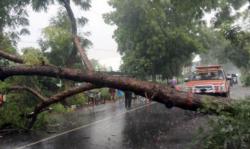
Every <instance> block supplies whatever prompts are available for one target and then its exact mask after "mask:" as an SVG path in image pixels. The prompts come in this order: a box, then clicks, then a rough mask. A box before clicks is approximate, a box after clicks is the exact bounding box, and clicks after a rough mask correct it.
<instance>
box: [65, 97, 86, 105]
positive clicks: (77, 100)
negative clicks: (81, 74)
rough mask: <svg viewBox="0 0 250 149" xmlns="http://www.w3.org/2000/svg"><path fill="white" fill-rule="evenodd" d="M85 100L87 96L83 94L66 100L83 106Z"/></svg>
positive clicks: (71, 103) (70, 103)
mask: <svg viewBox="0 0 250 149" xmlns="http://www.w3.org/2000/svg"><path fill="white" fill-rule="evenodd" d="M86 102H87V97H86V96H85V95H84V94H78V95H76V96H74V97H72V98H69V99H68V100H67V103H68V104H69V105H76V106H83V105H85V104H86Z"/></svg>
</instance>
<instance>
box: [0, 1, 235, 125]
mask: <svg viewBox="0 0 250 149" xmlns="http://www.w3.org/2000/svg"><path fill="white" fill-rule="evenodd" d="M62 2H63V4H64V7H65V9H66V11H67V13H68V16H69V19H70V20H71V27H72V42H73V44H74V45H75V51H73V52H72V55H73V56H72V57H74V56H75V54H76V50H77V51H78V52H79V54H80V56H81V60H82V61H83V64H84V65H85V67H86V70H84V72H83V71H81V70H79V69H69V68H61V67H57V66H50V65H46V64H45V65H35V66H27V65H25V64H24V60H23V59H22V58H20V57H17V56H14V55H11V54H7V53H4V52H3V51H2V50H0V57H2V58H5V59H8V60H11V61H13V62H16V63H20V64H21V65H18V66H9V67H0V80H2V81H4V80H5V79H7V78H9V77H13V76H47V77H54V78H60V79H66V80H72V81H76V82H88V83H84V84H83V85H81V86H79V87H72V88H71V89H69V90H65V91H63V92H60V93H58V94H55V95H53V96H51V97H44V96H42V95H41V94H39V93H38V92H37V91H35V90H30V89H29V88H25V87H20V86H19V87H12V88H13V89H14V90H20V89H22V90H26V91H29V92H31V93H33V94H34V95H36V96H37V97H38V98H40V99H41V102H40V103H39V104H38V105H37V106H36V107H35V110H34V112H33V113H32V114H31V115H29V116H28V117H29V118H31V121H30V124H29V128H31V127H32V126H33V124H34V122H35V121H36V119H37V115H38V114H39V113H41V112H43V110H44V109H45V108H47V107H48V106H50V105H52V104H54V103H57V102H60V101H62V100H64V99H65V98H67V97H70V96H73V95H75V94H78V93H81V92H84V91H88V90H91V89H94V88H101V87H109V88H116V89H120V90H124V91H132V92H134V93H135V94H137V95H140V96H143V97H146V98H149V99H150V100H154V101H157V102H159V103H162V104H165V105H166V107H168V108H171V107H179V108H182V109H186V110H193V111H196V110H198V109H199V108H208V110H209V111H211V112H215V113H217V112H218V111H217V110H218V108H219V109H222V110H225V111H231V110H232V109H231V106H230V102H229V101H228V100H226V99H225V98H215V97H207V96H200V95H193V94H189V93H186V92H178V91H176V90H174V89H173V88H171V87H168V86H165V85H162V84H158V83H152V82H147V81H141V80H136V79H134V78H128V77H120V76H112V75H108V74H106V73H98V72H94V69H93V66H92V65H91V63H90V61H89V59H88V57H87V55H86V52H85V49H84V48H83V47H81V44H80V41H79V37H78V35H77V23H76V18H75V16H74V14H73V11H72V9H71V7H70V1H68V0H63V1H62ZM208 105H209V106H208ZM210 105H212V106H210Z"/></svg>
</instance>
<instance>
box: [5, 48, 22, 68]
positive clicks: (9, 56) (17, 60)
mask: <svg viewBox="0 0 250 149" xmlns="http://www.w3.org/2000/svg"><path fill="white" fill-rule="evenodd" d="M0 57H2V58H5V59H8V60H10V61H13V62H15V63H21V64H22V63H24V60H23V59H22V58H20V57H18V56H16V55H12V54H9V53H6V52H4V51H3V50H1V49H0Z"/></svg>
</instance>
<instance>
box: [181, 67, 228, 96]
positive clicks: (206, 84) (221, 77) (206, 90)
mask: <svg viewBox="0 0 250 149" xmlns="http://www.w3.org/2000/svg"><path fill="white" fill-rule="evenodd" d="M185 88H186V90H187V91H188V92H192V93H194V94H207V95H217V96H223V97H229V96H230V81H229V79H228V78H227V77H226V74H225V72H224V70H223V68H222V66H220V65H213V66H199V67H196V71H195V72H194V73H193V74H192V75H191V76H190V78H189V79H188V80H187V81H186V83H185Z"/></svg>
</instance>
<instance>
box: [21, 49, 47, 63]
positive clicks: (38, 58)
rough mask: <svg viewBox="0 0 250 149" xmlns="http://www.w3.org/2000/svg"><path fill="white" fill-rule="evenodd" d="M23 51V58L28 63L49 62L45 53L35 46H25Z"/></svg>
mask: <svg viewBox="0 0 250 149" xmlns="http://www.w3.org/2000/svg"><path fill="white" fill-rule="evenodd" d="M22 51H23V55H22V57H23V59H24V62H25V64H27V65H45V64H48V60H47V58H46V57H44V55H43V53H42V52H41V51H40V50H38V49H34V48H25V49H23V50H22Z"/></svg>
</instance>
